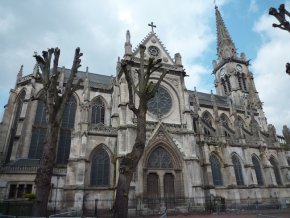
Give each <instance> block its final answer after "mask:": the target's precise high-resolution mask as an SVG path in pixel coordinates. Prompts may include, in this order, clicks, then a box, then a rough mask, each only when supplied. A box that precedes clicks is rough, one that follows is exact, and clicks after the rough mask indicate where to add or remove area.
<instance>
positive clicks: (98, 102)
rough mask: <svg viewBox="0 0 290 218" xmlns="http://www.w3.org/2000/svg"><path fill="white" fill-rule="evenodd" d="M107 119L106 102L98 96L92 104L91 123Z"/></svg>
mask: <svg viewBox="0 0 290 218" xmlns="http://www.w3.org/2000/svg"><path fill="white" fill-rule="evenodd" d="M104 121H105V104H104V102H103V101H102V99H101V98H100V97H97V98H96V99H95V100H94V102H93V105H92V120H91V123H95V124H98V123H104Z"/></svg>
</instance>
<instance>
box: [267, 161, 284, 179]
mask: <svg viewBox="0 0 290 218" xmlns="http://www.w3.org/2000/svg"><path fill="white" fill-rule="evenodd" d="M270 163H271V165H272V166H273V170H274V174H275V178H276V182H277V185H282V180H281V175H280V170H279V166H278V164H277V162H276V160H275V159H274V157H271V158H270Z"/></svg>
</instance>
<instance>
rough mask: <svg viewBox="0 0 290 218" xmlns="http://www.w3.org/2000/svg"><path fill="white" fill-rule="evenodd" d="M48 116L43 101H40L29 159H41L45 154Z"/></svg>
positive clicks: (33, 128) (33, 127)
mask: <svg viewBox="0 0 290 218" xmlns="http://www.w3.org/2000/svg"><path fill="white" fill-rule="evenodd" d="M46 129H47V124H46V115H45V105H44V102H43V101H38V103H37V109H36V114H35V119H34V124H33V126H32V137H31V142H30V148H29V153H28V158H29V159H40V158H41V155H42V152H43V143H44V139H45V135H46Z"/></svg>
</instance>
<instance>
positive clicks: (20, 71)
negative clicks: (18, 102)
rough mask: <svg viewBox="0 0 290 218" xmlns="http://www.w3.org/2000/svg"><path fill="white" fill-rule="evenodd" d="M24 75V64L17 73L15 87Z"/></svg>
mask: <svg viewBox="0 0 290 218" xmlns="http://www.w3.org/2000/svg"><path fill="white" fill-rule="evenodd" d="M22 76H23V65H21V66H20V69H19V72H18V73H17V78H16V83H15V88H16V86H17V83H18V82H19V81H20V79H21V78H22Z"/></svg>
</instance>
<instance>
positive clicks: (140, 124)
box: [113, 99, 147, 218]
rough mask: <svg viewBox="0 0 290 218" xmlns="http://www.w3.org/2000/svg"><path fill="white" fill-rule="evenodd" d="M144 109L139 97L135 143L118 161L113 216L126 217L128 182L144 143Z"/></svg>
mask: <svg viewBox="0 0 290 218" xmlns="http://www.w3.org/2000/svg"><path fill="white" fill-rule="evenodd" d="M144 104H145V105H144ZM146 111H147V101H146V100H145V101H144V100H143V99H140V106H139V111H138V114H137V128H136V131H137V136H136V139H135V144H134V146H133V149H132V151H131V152H130V153H129V154H127V155H126V156H125V157H123V158H122V159H121V161H120V167H119V179H118V184H117V192H116V199H115V203H114V209H113V210H114V216H113V217H114V218H127V217H128V203H129V202H128V200H129V191H130V183H131V180H132V177H133V172H135V169H136V167H137V165H138V162H139V160H140V159H141V157H142V155H143V153H144V148H145V143H146Z"/></svg>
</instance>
